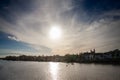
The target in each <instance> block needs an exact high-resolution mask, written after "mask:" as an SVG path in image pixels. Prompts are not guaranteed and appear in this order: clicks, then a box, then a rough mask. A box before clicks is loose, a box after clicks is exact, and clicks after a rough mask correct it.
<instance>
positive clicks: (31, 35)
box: [0, 0, 120, 56]
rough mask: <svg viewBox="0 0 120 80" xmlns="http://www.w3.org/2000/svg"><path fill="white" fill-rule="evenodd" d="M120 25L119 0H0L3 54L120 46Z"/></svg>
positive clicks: (55, 51) (1, 48)
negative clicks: (53, 33) (54, 36)
mask: <svg viewBox="0 0 120 80" xmlns="http://www.w3.org/2000/svg"><path fill="white" fill-rule="evenodd" d="M54 25H57V26H59V27H60V29H61V31H62V35H61V38H60V39H59V40H51V39H50V38H49V37H50V36H49V32H50V30H51V28H52V26H54ZM119 25H120V1H119V0H115V1H114V0H0V56H3V55H9V54H10V55H12V54H13V55H15V54H18V55H19V54H26V55H27V54H32V55H53V54H59V55H64V54H67V53H70V54H72V53H78V52H84V51H89V50H90V49H93V48H95V49H96V50H97V51H98V52H104V51H109V50H113V49H116V48H118V49H120V45H119V43H120V37H119V34H120V26H119Z"/></svg>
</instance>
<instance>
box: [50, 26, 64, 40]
mask: <svg viewBox="0 0 120 80" xmlns="http://www.w3.org/2000/svg"><path fill="white" fill-rule="evenodd" d="M61 34H62V32H61V29H60V27H59V26H52V28H51V30H50V33H49V36H50V38H51V39H59V38H60V37H61Z"/></svg>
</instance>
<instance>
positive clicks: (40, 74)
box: [0, 60, 120, 80]
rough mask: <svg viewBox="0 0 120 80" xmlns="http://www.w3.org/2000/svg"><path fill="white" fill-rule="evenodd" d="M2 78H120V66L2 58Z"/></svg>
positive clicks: (105, 79) (72, 79)
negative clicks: (4, 59) (5, 59)
mask: <svg viewBox="0 0 120 80" xmlns="http://www.w3.org/2000/svg"><path fill="white" fill-rule="evenodd" d="M0 80H120V66H118V65H102V64H78V63H74V64H67V63H61V62H29V61H26V62H24V61H2V60H1V61H0Z"/></svg>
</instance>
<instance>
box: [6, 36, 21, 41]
mask: <svg viewBox="0 0 120 80" xmlns="http://www.w3.org/2000/svg"><path fill="white" fill-rule="evenodd" d="M8 38H9V39H11V40H15V41H19V40H18V39H17V38H16V37H15V36H8Z"/></svg>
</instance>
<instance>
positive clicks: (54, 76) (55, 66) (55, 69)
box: [49, 62, 59, 80]
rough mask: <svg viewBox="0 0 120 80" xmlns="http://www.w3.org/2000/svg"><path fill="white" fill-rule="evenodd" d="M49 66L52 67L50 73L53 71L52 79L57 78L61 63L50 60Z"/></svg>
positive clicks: (55, 79)
mask: <svg viewBox="0 0 120 80" xmlns="http://www.w3.org/2000/svg"><path fill="white" fill-rule="evenodd" d="M49 67H50V73H51V77H52V80H57V74H58V69H59V63H53V62H50V63H49Z"/></svg>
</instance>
